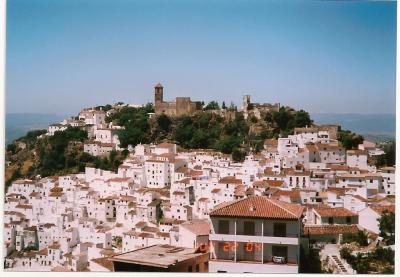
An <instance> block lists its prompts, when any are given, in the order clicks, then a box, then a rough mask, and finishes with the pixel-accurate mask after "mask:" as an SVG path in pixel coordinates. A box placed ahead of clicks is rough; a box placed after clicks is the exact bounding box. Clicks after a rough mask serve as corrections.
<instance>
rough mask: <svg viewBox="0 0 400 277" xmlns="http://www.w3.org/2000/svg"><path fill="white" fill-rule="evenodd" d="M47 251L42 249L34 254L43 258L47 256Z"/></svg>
mask: <svg viewBox="0 0 400 277" xmlns="http://www.w3.org/2000/svg"><path fill="white" fill-rule="evenodd" d="M48 252H49V251H48V250H47V248H43V249H42V250H39V251H38V252H36V254H37V255H43V256H47V255H48Z"/></svg>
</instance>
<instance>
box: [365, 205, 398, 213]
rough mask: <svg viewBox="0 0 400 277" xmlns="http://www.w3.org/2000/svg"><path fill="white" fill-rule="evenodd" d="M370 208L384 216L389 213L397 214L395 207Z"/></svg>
mask: <svg viewBox="0 0 400 277" xmlns="http://www.w3.org/2000/svg"><path fill="white" fill-rule="evenodd" d="M370 208H371V209H372V210H374V211H375V212H376V213H378V214H380V215H382V214H383V213H385V212H389V213H395V212H396V207H395V205H385V206H375V205H374V206H370Z"/></svg>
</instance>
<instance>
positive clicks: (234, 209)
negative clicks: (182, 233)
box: [209, 196, 304, 273]
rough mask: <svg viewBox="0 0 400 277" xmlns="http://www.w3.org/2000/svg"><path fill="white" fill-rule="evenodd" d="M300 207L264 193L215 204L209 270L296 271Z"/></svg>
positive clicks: (300, 217)
mask: <svg viewBox="0 0 400 277" xmlns="http://www.w3.org/2000/svg"><path fill="white" fill-rule="evenodd" d="M303 209H304V208H303V207H302V206H301V205H296V204H288V203H285V202H281V201H279V200H272V199H269V198H267V197H264V196H255V197H249V198H245V199H243V200H238V201H236V202H233V203H231V202H228V203H223V204H221V205H220V206H217V207H216V208H215V209H214V210H213V211H212V212H211V213H210V219H211V223H212V228H211V232H212V233H211V235H210V241H211V244H212V252H211V259H210V269H209V271H210V272H229V273H245V272H248V273H266V272H268V273H298V270H299V258H300V240H301V232H302V216H303Z"/></svg>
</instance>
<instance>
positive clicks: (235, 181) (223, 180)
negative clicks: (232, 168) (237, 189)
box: [218, 176, 242, 184]
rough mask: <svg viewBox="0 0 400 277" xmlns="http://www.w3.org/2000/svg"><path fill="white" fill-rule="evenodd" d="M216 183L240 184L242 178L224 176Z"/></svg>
mask: <svg viewBox="0 0 400 277" xmlns="http://www.w3.org/2000/svg"><path fill="white" fill-rule="evenodd" d="M218 183H220V184H241V183H242V180H241V179H236V177H234V176H226V177H224V178H221V179H220V180H219V181H218Z"/></svg>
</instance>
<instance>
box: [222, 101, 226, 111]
mask: <svg viewBox="0 0 400 277" xmlns="http://www.w3.org/2000/svg"><path fill="white" fill-rule="evenodd" d="M222 109H223V110H226V105H225V101H222Z"/></svg>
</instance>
